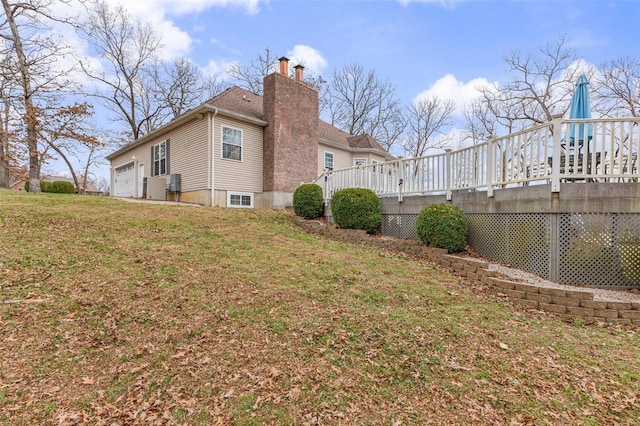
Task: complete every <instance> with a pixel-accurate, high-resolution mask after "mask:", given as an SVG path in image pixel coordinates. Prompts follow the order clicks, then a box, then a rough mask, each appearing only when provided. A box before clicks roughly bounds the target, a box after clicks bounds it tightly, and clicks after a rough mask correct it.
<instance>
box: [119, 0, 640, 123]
mask: <svg viewBox="0 0 640 426" xmlns="http://www.w3.org/2000/svg"><path fill="white" fill-rule="evenodd" d="M109 2H110V3H122V4H124V6H125V8H127V9H128V10H129V11H130V12H131V13H132V14H133V15H134V16H136V17H138V18H140V19H142V20H150V21H151V22H152V23H153V25H154V27H155V28H156V29H157V30H158V32H160V33H161V34H162V35H163V38H164V44H165V48H164V50H163V52H162V56H163V57H165V58H171V57H174V56H187V57H189V58H191V59H192V60H193V61H194V62H195V63H196V64H198V65H199V66H200V67H202V68H203V69H204V70H205V71H206V72H214V73H216V74H218V75H219V76H223V75H224V70H225V69H226V68H227V67H228V65H229V64H231V63H234V62H239V63H241V64H248V63H249V62H250V61H252V60H254V59H255V58H256V57H257V55H258V54H259V53H262V52H263V51H264V49H265V48H266V47H269V48H270V49H271V50H272V51H273V52H274V53H275V54H276V55H277V56H282V55H284V56H288V57H290V58H291V59H292V60H293V61H292V62H293V63H294V64H295V61H296V59H297V57H302V58H303V60H304V62H305V65H306V67H307V72H309V73H312V74H314V75H322V76H323V77H325V79H328V77H330V75H331V73H332V71H333V70H334V69H339V68H341V67H343V66H345V65H351V64H360V65H362V66H363V67H364V69H365V70H371V69H373V70H375V71H376V73H377V74H378V76H379V77H380V78H381V79H384V80H387V81H389V82H391V83H393V84H394V85H395V86H396V88H397V93H398V95H399V97H400V100H401V102H402V103H403V104H409V103H410V102H412V101H413V100H414V99H416V97H418V96H421V95H425V94H426V95H437V96H440V97H449V98H451V99H453V100H454V101H455V102H456V103H457V104H458V113H460V111H461V110H462V108H463V104H464V103H465V102H468V101H469V100H470V99H472V98H473V97H474V96H476V95H477V92H476V90H475V88H476V87H477V86H479V85H484V84H489V83H491V82H495V81H505V80H507V79H508V72H507V70H506V65H505V63H504V62H503V60H502V58H503V56H504V55H507V54H509V53H511V52H512V51H514V50H519V51H521V52H523V53H527V52H532V53H535V52H536V51H537V49H538V48H539V47H540V46H541V45H543V44H545V43H547V42H549V41H553V40H555V39H557V38H558V37H559V36H560V35H562V34H566V35H567V37H568V39H569V40H570V43H571V46H572V47H573V48H574V49H575V50H576V52H577V54H578V57H579V58H582V59H583V60H584V61H586V62H587V63H589V64H594V65H600V64H602V63H603V62H607V61H610V60H613V59H616V58H619V57H621V56H627V55H630V56H638V55H639V54H640V47H639V46H640V43H638V37H639V36H638V24H639V23H640V0H623V1H599V0H575V1H574V0H553V1H545V0H540V1H536V0H521V1H515V0H502V1H498V0H494V1H492V0H466V1H465V0H443V1H438V0H427V1H419V0H375V1H367V0H345V1H338V0H271V1H263V0H128V1H122V0H109Z"/></svg>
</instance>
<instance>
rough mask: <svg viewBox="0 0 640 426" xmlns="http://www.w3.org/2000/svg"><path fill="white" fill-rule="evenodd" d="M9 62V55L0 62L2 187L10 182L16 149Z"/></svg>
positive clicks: (12, 82) (11, 73)
mask: <svg viewBox="0 0 640 426" xmlns="http://www.w3.org/2000/svg"><path fill="white" fill-rule="evenodd" d="M4 54H5V55H6V53H4ZM10 64H11V58H10V57H9V56H5V57H4V59H3V60H2V61H1V62H0V100H1V104H0V187H2V188H7V187H8V186H9V185H10V183H11V182H10V180H11V179H10V177H11V173H10V170H11V167H12V166H13V164H14V162H15V158H14V155H13V154H12V153H13V152H14V151H15V149H16V146H15V143H14V139H15V138H14V135H13V131H12V122H13V118H14V117H13V116H14V114H13V112H14V111H15V107H14V106H13V102H14V101H15V97H16V89H17V87H16V81H15V80H14V79H13V78H12V77H13V75H14V74H13V69H14V68H13V67H11V66H10Z"/></svg>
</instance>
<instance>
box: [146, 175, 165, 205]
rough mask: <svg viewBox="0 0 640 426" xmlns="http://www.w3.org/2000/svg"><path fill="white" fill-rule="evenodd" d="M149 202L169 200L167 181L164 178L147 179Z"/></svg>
mask: <svg viewBox="0 0 640 426" xmlns="http://www.w3.org/2000/svg"><path fill="white" fill-rule="evenodd" d="M145 198H146V199H147V200H156V201H165V200H166V199H167V180H166V179H165V178H163V177H149V178H147V195H146V197H145Z"/></svg>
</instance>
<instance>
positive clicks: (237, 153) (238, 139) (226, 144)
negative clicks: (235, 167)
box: [222, 126, 242, 161]
mask: <svg viewBox="0 0 640 426" xmlns="http://www.w3.org/2000/svg"><path fill="white" fill-rule="evenodd" d="M222 158H226V159H228V160H238V161H242V130H238V129H232V128H231V127H224V126H223V127H222Z"/></svg>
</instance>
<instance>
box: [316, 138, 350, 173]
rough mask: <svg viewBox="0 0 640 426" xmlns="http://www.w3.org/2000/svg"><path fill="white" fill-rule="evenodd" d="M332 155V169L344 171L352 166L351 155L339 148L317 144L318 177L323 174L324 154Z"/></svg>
mask: <svg viewBox="0 0 640 426" xmlns="http://www.w3.org/2000/svg"><path fill="white" fill-rule="evenodd" d="M325 152H332V153H333V169H334V170H338V169H346V168H347V167H351V166H353V160H352V156H351V153H350V152H349V151H346V150H342V149H340V148H336V147H333V146H327V145H323V144H321V143H320V144H318V176H320V175H321V174H322V173H323V172H324V153H325Z"/></svg>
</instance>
